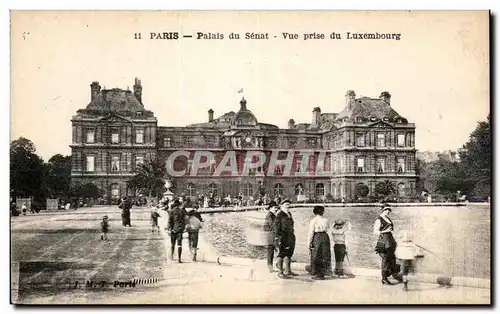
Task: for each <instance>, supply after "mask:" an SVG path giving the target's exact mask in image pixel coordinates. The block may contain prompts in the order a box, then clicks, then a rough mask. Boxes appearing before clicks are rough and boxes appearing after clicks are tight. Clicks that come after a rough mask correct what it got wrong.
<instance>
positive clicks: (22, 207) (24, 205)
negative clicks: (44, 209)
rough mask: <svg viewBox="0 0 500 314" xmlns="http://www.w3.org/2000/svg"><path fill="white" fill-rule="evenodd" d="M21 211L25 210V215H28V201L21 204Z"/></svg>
mask: <svg viewBox="0 0 500 314" xmlns="http://www.w3.org/2000/svg"><path fill="white" fill-rule="evenodd" d="M21 211H22V212H23V216H26V212H27V211H28V207H27V206H26V203H23V205H22V206H21Z"/></svg>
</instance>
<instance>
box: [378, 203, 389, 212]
mask: <svg viewBox="0 0 500 314" xmlns="http://www.w3.org/2000/svg"><path fill="white" fill-rule="evenodd" d="M384 210H388V211H390V212H392V209H391V208H390V207H389V204H387V203H384V204H382V208H381V209H380V211H381V212H383V211H384Z"/></svg>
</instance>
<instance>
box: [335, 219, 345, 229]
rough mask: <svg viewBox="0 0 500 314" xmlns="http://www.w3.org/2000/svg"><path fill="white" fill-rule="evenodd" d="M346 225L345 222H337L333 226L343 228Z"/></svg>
mask: <svg viewBox="0 0 500 314" xmlns="http://www.w3.org/2000/svg"><path fill="white" fill-rule="evenodd" d="M344 224H345V220H340V219H339V220H335V223H334V224H333V226H334V227H342V226H343V225H344Z"/></svg>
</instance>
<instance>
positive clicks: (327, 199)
mask: <svg viewBox="0 0 500 314" xmlns="http://www.w3.org/2000/svg"><path fill="white" fill-rule="evenodd" d="M325 202H327V203H333V195H332V193H327V194H326V195H325Z"/></svg>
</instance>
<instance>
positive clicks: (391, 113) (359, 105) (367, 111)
mask: <svg viewBox="0 0 500 314" xmlns="http://www.w3.org/2000/svg"><path fill="white" fill-rule="evenodd" d="M398 116H399V114H398V113H397V112H396V110H394V109H392V107H391V105H390V104H389V103H388V102H386V101H385V100H383V99H378V98H369V97H361V98H358V99H356V100H354V101H353V102H352V105H351V108H349V106H346V107H345V108H344V110H342V111H341V112H340V113H339V114H338V116H337V119H342V118H345V117H347V118H351V119H355V118H357V117H362V118H372V117H373V118H377V119H382V118H388V119H393V118H395V117H398Z"/></svg>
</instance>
